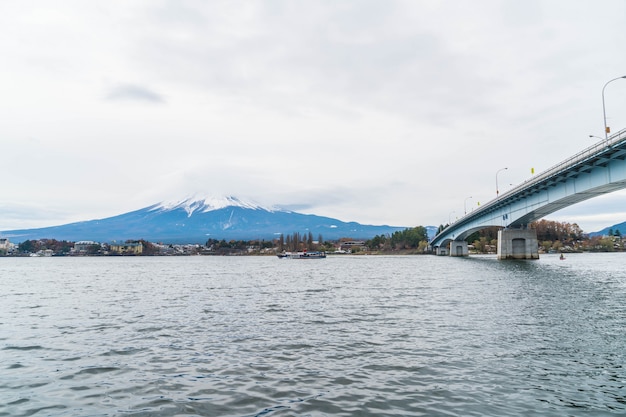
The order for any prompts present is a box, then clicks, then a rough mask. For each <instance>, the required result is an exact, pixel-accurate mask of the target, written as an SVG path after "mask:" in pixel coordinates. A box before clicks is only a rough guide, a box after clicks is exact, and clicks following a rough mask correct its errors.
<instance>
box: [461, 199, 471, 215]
mask: <svg viewBox="0 0 626 417" xmlns="http://www.w3.org/2000/svg"><path fill="white" fill-rule="evenodd" d="M470 198H472V196H469V197H467V198H466V199H465V201H463V210H464V214H467V200H469V199H470Z"/></svg>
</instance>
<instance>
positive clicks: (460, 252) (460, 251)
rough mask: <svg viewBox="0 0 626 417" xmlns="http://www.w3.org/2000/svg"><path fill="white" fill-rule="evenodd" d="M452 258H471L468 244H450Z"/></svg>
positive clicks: (461, 241)
mask: <svg viewBox="0 0 626 417" xmlns="http://www.w3.org/2000/svg"><path fill="white" fill-rule="evenodd" d="M450 256H469V250H468V249H467V242H466V241H464V240H453V241H452V242H450Z"/></svg>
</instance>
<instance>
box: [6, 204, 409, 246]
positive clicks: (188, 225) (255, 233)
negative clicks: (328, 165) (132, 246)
mask: <svg viewBox="0 0 626 417" xmlns="http://www.w3.org/2000/svg"><path fill="white" fill-rule="evenodd" d="M406 228H407V227H397V226H387V225H383V226H374V225H362V224H360V223H356V222H343V221H340V220H337V219H333V218H330V217H323V216H316V215H312V214H301V213H296V212H292V211H287V210H282V209H279V208H275V207H263V206H261V205H259V204H256V203H253V202H250V201H245V200H241V199H239V198H237V197H233V196H228V197H217V198H216V197H198V196H194V197H189V198H186V199H183V200H178V201H170V202H161V203H157V204H154V205H151V206H148V207H145V208H142V209H139V210H136V211H132V212H128V213H125V214H120V215H118V216H114V217H108V218H105V219H98V220H89V221H83V222H77V223H70V224H65V225H61V226H52V227H44V228H37V229H22V230H7V231H2V232H0V235H1V236H3V237H7V238H10V239H11V241H13V242H16V243H19V242H23V241H25V240H36V239H44V238H49V239H57V240H68V241H74V242H76V241H83V240H91V241H96V242H113V241H125V240H129V239H145V240H148V241H151V242H163V243H198V244H204V243H205V242H206V241H207V240H208V239H211V238H212V239H218V240H222V239H224V240H254V239H264V240H271V239H274V238H276V237H278V236H280V235H281V234H283V235H285V236H287V235H291V234H293V233H295V232H298V233H300V234H304V233H307V234H308V233H309V232H311V233H312V234H313V237H314V238H315V239H317V238H318V236H319V235H321V236H322V237H323V238H324V239H325V240H335V239H340V238H353V239H370V238H372V237H374V236H377V235H386V234H392V233H394V232H396V231H402V230H404V229H406Z"/></svg>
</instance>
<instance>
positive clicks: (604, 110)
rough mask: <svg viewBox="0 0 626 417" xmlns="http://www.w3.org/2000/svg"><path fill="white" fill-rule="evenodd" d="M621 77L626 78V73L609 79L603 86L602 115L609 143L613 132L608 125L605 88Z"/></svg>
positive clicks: (606, 139) (605, 137)
mask: <svg viewBox="0 0 626 417" xmlns="http://www.w3.org/2000/svg"><path fill="white" fill-rule="evenodd" d="M620 78H626V75H622V76H621V77H617V78H613V79H612V80H609V81H607V82H606V84H604V87H602V115H603V116H604V140H605V141H607V143H608V142H609V133H610V132H611V128H610V127H608V126H607V125H606V106H605V105H604V89H605V88H606V86H607V85H609V83H612V82H613V81H616V80H619V79H620Z"/></svg>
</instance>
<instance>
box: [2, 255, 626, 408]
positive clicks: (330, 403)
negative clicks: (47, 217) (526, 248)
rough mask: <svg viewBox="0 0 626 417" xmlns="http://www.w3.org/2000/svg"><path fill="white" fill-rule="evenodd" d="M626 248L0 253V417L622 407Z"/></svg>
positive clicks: (625, 394) (625, 404) (625, 385)
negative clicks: (443, 252) (510, 256)
mask: <svg viewBox="0 0 626 417" xmlns="http://www.w3.org/2000/svg"><path fill="white" fill-rule="evenodd" d="M625 366H626V254H572V255H569V256H568V257H567V259H566V260H564V261H561V260H559V259H558V255H542V258H541V259H540V260H538V261H521V262H517V261H498V260H496V259H495V257H492V256H474V257H470V258H449V257H436V256H335V257H328V258H326V259H320V260H281V259H277V258H276V257H176V258H167V257H107V258H0V416H267V417H279V416H521V415H526V416H537V415H541V416H603V415H626V368H625Z"/></svg>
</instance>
